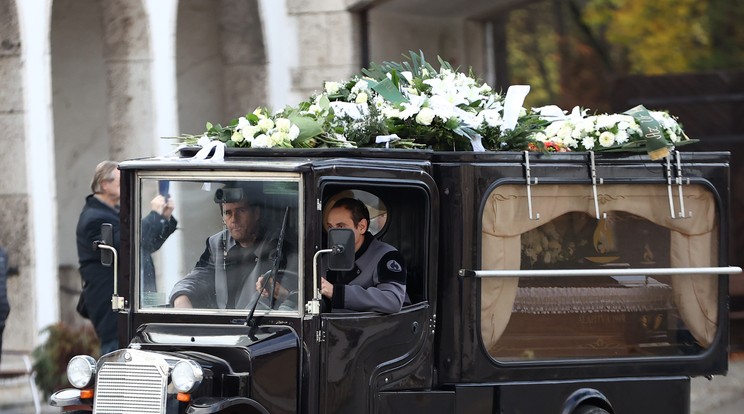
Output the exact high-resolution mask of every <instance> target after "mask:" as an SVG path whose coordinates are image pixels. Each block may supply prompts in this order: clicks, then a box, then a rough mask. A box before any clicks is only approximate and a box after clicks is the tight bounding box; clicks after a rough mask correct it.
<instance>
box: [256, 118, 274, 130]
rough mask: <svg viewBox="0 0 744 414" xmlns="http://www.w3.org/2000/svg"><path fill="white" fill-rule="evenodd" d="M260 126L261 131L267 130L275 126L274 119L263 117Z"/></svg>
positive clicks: (259, 122)
mask: <svg viewBox="0 0 744 414" xmlns="http://www.w3.org/2000/svg"><path fill="white" fill-rule="evenodd" d="M258 127H259V128H261V131H264V132H266V131H268V130H270V129H271V128H274V121H272V120H271V119H269V118H263V119H261V120H259V121H258Z"/></svg>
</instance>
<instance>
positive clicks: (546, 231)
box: [51, 149, 740, 414]
mask: <svg viewBox="0 0 744 414" xmlns="http://www.w3.org/2000/svg"><path fill="white" fill-rule="evenodd" d="M194 155H195V150H192V149H184V150H181V152H180V154H179V156H177V157H173V158H164V157H160V158H152V159H142V160H132V161H127V162H123V163H121V165H120V169H121V185H122V191H121V195H122V198H121V202H122V203H121V225H122V227H121V232H122V234H121V251H119V252H118V257H115V262H116V263H117V264H118V276H117V280H118V291H117V292H115V296H114V299H113V300H112V303H113V306H114V308H115V310H116V311H118V313H119V315H120V325H119V326H120V342H121V346H122V348H121V349H120V350H118V351H115V352H112V353H110V354H107V355H104V356H102V357H101V358H100V359H99V360H98V361H96V360H94V359H93V358H92V357H89V356H78V357H75V358H74V359H73V360H72V361H71V362H70V364H69V368H68V377H69V378H70V380H71V383H73V385H74V386H75V387H76V388H71V389H67V390H62V391H60V392H58V393H56V394H55V395H54V396H53V397H52V400H51V403H52V405H54V406H57V407H60V408H61V409H62V410H63V411H65V410H66V411H78V410H79V411H91V410H92V411H93V412H97V413H164V412H167V413H184V412H186V413H218V412H219V413H238V412H239V413H272V414H273V413H392V412H430V413H494V412H498V413H540V412H554V413H565V414H569V413H573V414H587V413H655V414H658V413H675V414H679V413H689V411H690V408H689V405H690V404H689V403H690V399H689V393H690V377H692V376H708V375H716V374H725V373H726V370H727V357H728V354H727V352H728V351H727V346H728V314H727V312H728V311H727V299H728V276H727V275H728V274H731V273H734V272H737V271H739V270H740V269H738V268H732V267H728V266H727V264H728V258H727V240H728V220H729V197H730V195H729V165H728V160H729V158H728V154H726V153H679V152H674V153H673V154H672V156H670V157H668V158H665V159H663V160H661V161H652V160H650V159H649V158H648V156H646V155H637V154H622V155H618V154H610V155H605V154H602V155H599V154H598V155H596V156H595V154H594V153H552V154H539V153H527V152H525V153H519V152H489V153H472V152H462V153H460V152H458V153H455V152H452V153H444V152H432V151H415V150H411V151H409V150H386V149H343V150H333V149H326V150H323V149H313V150H296V149H293V150H235V149H234V150H229V149H228V151H227V154H226V157H225V159H224V160H213V159H206V160H201V159H197V158H195V157H194ZM166 182H167V183H168V184H167V187H168V190H167V193H168V194H169V195H170V196H171V197H174V201H175V203H176V209H175V212H174V215H175V216H177V219H178V223H179V224H178V230H177V231H176V232H175V233H174V234H172V235H171V236H170V237H169V238H168V240H167V241H166V242H165V244H164V245H163V246H162V247H161V248H160V249H159V250H158V251H157V252H155V253H153V254H152V262H153V263H154V267H155V274H156V278H157V279H156V282H157V283H156V288H155V289H150V290H145V289H143V283H142V281H141V278H142V275H143V272H142V271H140V266H141V265H142V263H143V257H142V256H141V249H140V238H141V235H142V233H143V231H142V228H141V226H142V219H143V218H144V217H145V216H146V215H147V214H148V211H149V208H150V200H151V199H152V198H153V197H154V196H155V195H157V194H158V191H159V188H160V189H161V191H162V187H163V183H166ZM241 182H250V184H251V185H252V186H253V188H260V191H261V192H262V199H263V202H262V208H263V210H262V224H263V226H264V227H265V228H266V229H267V230H270V231H274V232H275V233H277V234H281V235H282V238H283V239H284V240H285V241H286V243H278V244H277V252H276V253H275V257H276V255H277V253H278V254H279V255H281V256H282V257H283V258H284V260H283V261H282V264H281V266H279V265H277V266H274V267H273V269H272V270H273V271H274V272H275V273H274V274H275V275H276V276H277V277H279V275H280V274H283V276H282V277H284V278H287V277H290V278H295V280H296V286H297V288H296V290H295V291H294V292H293V294H294V296H293V297H292V299H291V300H287V301H284V302H283V303H282V304H281V306H275V305H278V304H272V303H269V304H266V303H261V304H256V303H252V304H251V305H249V306H247V307H246V308H245V309H243V308H241V309H222V308H219V307H217V308H206V307H205V308H198V307H196V308H190V309H185V308H177V307H173V306H172V301H171V298H170V293H171V291H172V289H173V287H174V285H175V284H176V283H177V282H178V281H179V280H181V278H183V277H184V275H186V274H187V273H188V272H189V271H190V270H191V269H192V268H193V266H194V264H195V263H196V262H197V261H198V260H199V257H200V254H201V253H202V252H203V251H204V241H205V239H206V238H207V237H209V236H210V235H212V234H215V233H217V232H219V231H221V230H222V229H223V222H222V220H221V214H220V209H219V207H218V205H217V204H215V198H217V199H219V198H220V197H222V196H225V194H226V193H224V192H223V193H219V190H220V189H222V188H225V186H226V185H230V184H231V183H232V184H234V183H241ZM342 196H352V197H354V198H357V199H360V200H362V201H364V203H365V204H366V205H367V206H368V208H369V210H370V212H371V223H370V230H371V231H372V232H373V233H374V236H375V237H377V238H379V239H381V240H383V241H385V242H387V243H389V244H392V245H394V246H396V247H397V248H398V249H399V250H400V251H401V253H402V254H403V256H404V258H405V261H406V265H407V269H408V279H407V293H408V296H409V297H410V302H411V303H410V304H408V305H406V306H405V307H404V308H403V309H402V311H401V312H399V313H395V314H389V315H383V314H377V313H373V312H345V313H336V312H324V311H323V309H322V307H321V306H320V301H319V300H318V299H319V294H318V291H317V289H318V278H319V277H320V276H322V275H323V274H324V272H325V271H326V268H327V267H328V266H341V267H343V266H346V265H347V264H346V263H344V262H345V261H347V260H348V256H344V252H343V250H344V247H343V246H344V242H343V237H344V236H345V235H343V234H336V232H333V234H331V233H329V232H326V230H325V229H324V223H325V220H324V217H323V213H324V211H325V210H326V207H327V206H328V205H329V204H330V203H332V202H333V201H334V200H335V199H337V198H338V197H342ZM218 201H219V200H218ZM329 239H330V240H329ZM280 245H284V246H293V247H292V254H288V252H287V251H284V252H279V251H278V250H279V246H280ZM101 247H102V248H103V249H110V248H109V247H108V246H105V245H103V246H101ZM347 252H348V248H347ZM279 267H281V268H279Z"/></svg>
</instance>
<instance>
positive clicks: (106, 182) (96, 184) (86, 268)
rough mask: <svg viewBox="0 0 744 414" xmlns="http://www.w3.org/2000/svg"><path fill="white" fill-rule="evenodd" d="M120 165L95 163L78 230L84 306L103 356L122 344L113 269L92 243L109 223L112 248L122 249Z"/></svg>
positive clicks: (107, 162)
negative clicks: (113, 302)
mask: <svg viewBox="0 0 744 414" xmlns="http://www.w3.org/2000/svg"><path fill="white" fill-rule="evenodd" d="M117 166H118V164H117V163H116V162H114V161H103V162H101V163H100V164H98V165H97V166H96V169H95V173H94V175H93V180H92V182H91V184H90V188H91V190H92V191H93V194H90V195H88V197H86V199H85V206H83V211H82V212H81V213H80V219H79V220H78V224H77V230H76V235H77V251H78V261H79V262H80V276H81V277H82V279H83V294H82V300H83V302H84V304H83V306H84V310H85V311H86V312H87V314H88V317H89V318H90V321H91V322H93V327H94V328H95V330H96V334H97V335H98V339H99V340H100V341H101V355H104V354H106V353H108V352H111V351H115V350H116V349H117V348H118V345H119V344H118V338H117V321H116V313H115V312H114V311H113V310H112V309H111V295H112V294H113V293H114V268H113V267H107V266H103V265H102V264H101V252H100V250H95V249H94V248H93V242H94V241H96V240H101V224H103V223H109V224H111V225H112V230H113V236H114V246H113V247H114V248H116V249H117V250H119V170H118V169H117ZM114 265H116V264H114Z"/></svg>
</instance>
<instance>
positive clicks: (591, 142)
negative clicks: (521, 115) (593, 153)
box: [581, 137, 594, 150]
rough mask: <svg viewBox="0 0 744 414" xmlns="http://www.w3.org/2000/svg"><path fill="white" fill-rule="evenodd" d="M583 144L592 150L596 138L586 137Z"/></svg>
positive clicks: (582, 141)
mask: <svg viewBox="0 0 744 414" xmlns="http://www.w3.org/2000/svg"><path fill="white" fill-rule="evenodd" d="M581 145H583V146H584V148H586V149H588V150H590V149H592V148H594V138H592V137H584V139H582V140H581Z"/></svg>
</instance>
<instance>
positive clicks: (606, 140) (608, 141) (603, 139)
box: [599, 131, 615, 148]
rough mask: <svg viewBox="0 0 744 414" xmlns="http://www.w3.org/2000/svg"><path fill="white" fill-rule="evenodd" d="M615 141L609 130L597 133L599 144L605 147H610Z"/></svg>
mask: <svg viewBox="0 0 744 414" xmlns="http://www.w3.org/2000/svg"><path fill="white" fill-rule="evenodd" d="M614 143H615V135H614V134H613V133H612V132H610V131H605V132H603V133H601V134H599V145H601V146H603V147H605V148H607V147H611V146H612V144H614Z"/></svg>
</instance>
